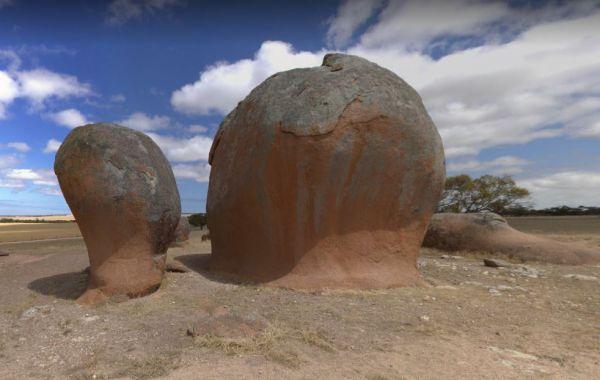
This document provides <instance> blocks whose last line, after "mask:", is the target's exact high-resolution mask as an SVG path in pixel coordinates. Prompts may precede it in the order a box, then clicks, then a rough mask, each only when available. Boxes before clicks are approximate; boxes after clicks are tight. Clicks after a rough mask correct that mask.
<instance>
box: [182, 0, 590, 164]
mask: <svg viewBox="0 0 600 380" xmlns="http://www.w3.org/2000/svg"><path fill="white" fill-rule="evenodd" d="M359 3H360V2H348V3H345V4H344V5H342V7H344V6H350V5H352V4H354V5H356V4H359ZM387 4H388V5H387V6H386V7H383V8H382V9H381V10H379V11H378V12H379V13H378V16H377V21H376V22H375V24H374V25H372V26H371V27H370V28H368V29H367V31H366V32H365V33H363V35H362V36H360V38H359V39H358V40H359V42H358V43H357V44H355V45H354V46H351V47H349V48H348V49H346V52H348V53H350V54H356V55H359V56H363V57H365V58H367V59H369V60H371V61H374V62H376V63H378V64H380V65H381V66H383V67H386V68H388V69H390V70H392V71H394V72H395V73H396V74H398V75H399V76H400V77H402V78H403V79H405V80H406V81H407V82H408V83H409V84H411V85H412V86H413V87H415V89H417V90H418V91H419V93H420V94H421V96H422V98H423V101H424V103H425V106H426V107H427V109H428V111H429V113H430V115H431V116H432V119H433V120H434V122H435V123H436V125H437V127H438V129H439V131H440V135H441V136H442V139H443V142H444V146H445V151H446V155H447V156H448V157H459V156H474V155H477V154H478V153H479V152H480V151H482V150H484V149H487V148H491V147H496V146H503V145H510V144H524V143H528V142H531V141H534V140H538V139H544V138H550V137H556V136H565V135H567V136H574V137H586V136H587V137H600V124H598V117H599V114H598V112H599V111H598V110H599V109H600V108H599V104H600V90H598V89H600V58H599V57H600V9H599V8H598V7H596V8H594V7H590V6H589V4H588V5H586V4H585V3H584V2H574V3H567V4H566V5H562V6H558V5H555V8H544V9H543V12H541V11H540V12H541V14H542V15H540V16H539V17H537V18H535V17H533V18H534V19H536V20H537V21H538V22H537V23H533V24H531V25H530V24H527V25H525V26H524V27H523V28H524V29H523V30H522V31H520V32H519V33H517V34H516V35H515V36H514V37H513V38H512V39H510V40H509V41H503V40H498V39H496V38H495V37H496V33H497V31H495V30H494V31H493V36H491V37H494V38H491V37H490V40H489V41H488V40H486V39H485V38H484V41H483V42H482V44H480V45H477V46H475V47H469V48H465V49H462V50H455V51H451V52H450V53H448V54H446V55H444V56H442V57H441V58H439V59H434V58H432V57H431V56H430V55H428V54H427V52H426V50H427V49H426V47H424V46H423V44H424V43H425V42H427V41H431V40H432V39H434V38H437V37H438V36H439V35H442V34H444V35H447V34H449V35H458V36H460V35H464V34H465V33H466V34H469V33H472V32H473V31H475V32H477V33H484V37H486V35H485V31H486V30H487V29H486V28H492V26H493V25H495V23H496V22H497V20H500V19H501V20H502V22H507V21H506V20H521V21H522V19H521V18H520V16H519V15H518V12H517V11H515V10H514V9H509V8H507V6H506V5H505V4H504V3H499V2H485V3H479V2H472V1H466V0H465V1H449V2H440V4H439V6H440V7H442V9H444V10H446V11H447V13H446V14H445V16H444V17H445V18H447V20H440V24H439V25H429V24H428V23H423V24H427V25H428V28H426V29H427V30H425V29H419V27H417V26H414V25H413V24H414V23H415V22H416V21H415V20H432V21H435V20H436V17H440V15H441V14H442V13H444V12H440V11H439V9H437V8H436V7H433V6H432V5H431V4H433V3H432V2H414V1H407V2H388V3H387ZM371 6H372V7H373V9H378V8H376V7H375V6H374V5H372V4H371ZM367 8H368V7H367ZM369 9H370V8H369ZM365 13H368V11H365ZM530 14H533V13H530ZM447 15H454V16H456V17H446V16H447ZM348 17H350V16H348ZM411 17H415V20H410V18H411ZM359 18H360V17H359ZM442 21H443V22H442ZM336 22H338V21H336V20H334V21H332V23H331V25H332V28H333V25H334V24H336ZM339 22H341V21H339ZM348 22H349V23H350V24H352V25H354V24H357V23H358V21H356V22H350V21H348ZM528 22H530V23H531V21H528ZM434 24H435V23H434ZM411 25H412V26H411ZM521 26H522V25H521V24H520V27H521ZM397 28H400V29H397ZM350 29H351V28H350ZM404 29H406V30H404ZM430 29H431V30H430ZM330 30H334V31H335V30H337V29H330ZM411 30H412V31H413V32H411V33H412V34H411V33H409V31H411ZM391 31H397V32H399V33H401V34H402V35H404V36H405V38H399V37H397V36H396V37H395V38H392V37H390V36H393V35H394V33H392V32H391ZM332 33H333V32H332ZM473 33H474V32H473ZM334 35H335V33H334ZM409 46H412V48H409ZM415 47H421V48H420V49H419V48H415ZM323 54H324V51H315V52H295V51H294V49H293V48H292V46H291V45H289V44H287V43H284V42H278V41H267V42H264V43H263V44H262V46H261V47H260V49H259V50H258V51H257V53H256V54H255V56H254V58H252V59H243V60H240V61H237V62H232V63H227V62H221V63H216V64H215V65H213V66H210V67H207V68H206V69H205V70H204V71H203V72H202V73H201V74H200V79H199V80H198V81H196V82H194V83H191V84H188V85H185V86H183V87H182V88H180V89H179V90H177V91H175V92H174V93H173V94H172V97H171V103H172V105H173V106H174V107H175V109H177V110H179V111H181V112H184V113H188V114H198V115H204V114H210V113H219V114H226V113H227V112H229V111H230V110H231V109H232V108H233V107H235V105H236V104H237V103H238V102H239V101H241V100H242V99H243V98H244V97H245V96H246V95H247V94H248V93H249V91H250V90H251V89H252V88H254V87H255V86H256V85H258V84H259V83H260V82H261V81H262V80H264V79H265V78H266V77H268V76H269V75H271V74H273V73H275V72H278V71H282V70H287V69H291V68H295V67H307V66H317V65H319V64H320V62H321V60H322V56H323ZM514 168H516V167H514Z"/></svg>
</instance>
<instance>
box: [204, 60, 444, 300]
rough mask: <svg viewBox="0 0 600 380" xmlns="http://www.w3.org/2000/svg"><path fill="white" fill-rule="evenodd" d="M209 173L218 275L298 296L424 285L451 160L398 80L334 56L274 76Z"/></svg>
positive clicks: (229, 121)
mask: <svg viewBox="0 0 600 380" xmlns="http://www.w3.org/2000/svg"><path fill="white" fill-rule="evenodd" d="M209 162H210V164H211V165H212V169H211V174H210V184H209V190H208V200H207V212H208V214H209V215H210V218H209V220H208V224H209V229H210V236H211V243H212V255H211V260H210V268H211V270H213V271H215V272H218V273H220V274H222V275H225V276H229V277H233V278H235V279H241V280H247V281H253V282H261V283H268V284H271V285H274V286H282V287H290V288H301V289H322V288H385V287H392V286H402V285H408V284H413V283H415V282H416V281H418V279H419V274H418V272H417V268H416V259H417V255H418V253H419V247H420V245H421V242H422V239H423V236H424V234H425V230H426V228H427V224H428V222H429V218H430V217H431V215H432V214H433V212H434V210H435V207H436V205H437V203H438V200H439V197H440V194H441V191H442V187H443V182H444V175H445V168H444V153H443V148H442V143H441V139H440V136H439V134H438V132H437V129H436V127H435V125H434V124H433V122H432V121H431V119H430V118H429V116H428V114H427V111H426V110H425V107H424V106H423V103H422V101H421V98H420V97H419V95H418V94H417V92H416V91H415V90H414V89H412V88H411V87H410V86H409V85H408V84H406V82H404V81H403V80H402V79H400V78H399V77H398V76H396V75H395V74H394V73H392V72H391V71H388V70H386V69H383V68H381V67H379V66H377V65H376V64H374V63H372V62H369V61H367V60H365V59H362V58H359V57H356V56H350V55H344V54H328V55H327V56H325V59H324V61H323V65H322V66H320V67H316V68H308V69H295V70H290V71H286V72H282V73H278V74H275V75H273V76H271V77H270V78H268V79H267V80H265V81H264V82H263V83H262V84H260V85H259V86H258V87H256V88H255V89H254V90H253V91H252V92H251V93H250V94H249V95H248V96H247V97H246V99H244V100H243V101H242V102H241V103H239V104H238V106H237V107H236V108H235V110H233V111H232V112H231V113H230V114H229V115H228V116H227V117H226V119H225V120H224V121H223V123H222V124H221V126H220V128H219V131H218V132H217V135H216V138H215V141H214V143H213V146H212V149H211V153H210V157H209Z"/></svg>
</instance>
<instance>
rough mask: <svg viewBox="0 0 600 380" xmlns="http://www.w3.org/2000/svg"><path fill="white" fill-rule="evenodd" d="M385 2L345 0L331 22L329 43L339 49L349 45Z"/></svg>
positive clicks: (328, 32) (381, 0)
mask: <svg viewBox="0 0 600 380" xmlns="http://www.w3.org/2000/svg"><path fill="white" fill-rule="evenodd" d="M382 4H383V0H345V1H343V2H342V3H341V4H340V6H339V7H338V10H337V14H336V15H335V16H334V17H333V18H332V19H331V20H329V30H328V31H327V41H328V43H329V45H331V46H333V47H336V48H339V47H342V46H344V45H346V44H347V43H348V41H349V40H350V39H351V38H352V36H353V35H354V32H355V31H356V29H357V28H358V27H360V26H361V25H363V24H364V23H365V22H367V20H368V19H369V17H371V15H373V13H374V12H375V10H376V9H377V8H378V7H380V6H381V5H382Z"/></svg>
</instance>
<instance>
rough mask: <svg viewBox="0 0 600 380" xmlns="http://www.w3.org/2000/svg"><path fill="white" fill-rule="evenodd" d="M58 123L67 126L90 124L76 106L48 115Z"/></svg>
mask: <svg viewBox="0 0 600 380" xmlns="http://www.w3.org/2000/svg"><path fill="white" fill-rule="evenodd" d="M48 116H49V117H50V119H52V120H53V121H54V122H55V123H56V124H58V125H62V126H63V127H67V128H71V129H73V128H75V127H80V126H82V125H86V124H89V121H88V120H87V118H86V117H85V116H84V115H83V114H82V113H81V112H79V111H78V110H76V109H75V108H69V109H66V110H62V111H60V112H56V113H52V114H49V115H48Z"/></svg>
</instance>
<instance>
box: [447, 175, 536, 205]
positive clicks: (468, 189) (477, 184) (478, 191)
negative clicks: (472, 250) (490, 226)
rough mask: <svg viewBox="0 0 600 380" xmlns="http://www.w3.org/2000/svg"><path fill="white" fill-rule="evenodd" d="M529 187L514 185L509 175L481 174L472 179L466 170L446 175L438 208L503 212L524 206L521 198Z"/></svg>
mask: <svg viewBox="0 0 600 380" xmlns="http://www.w3.org/2000/svg"><path fill="white" fill-rule="evenodd" d="M528 196H529V191H528V190H527V189H524V188H522V187H519V186H517V184H516V183H515V181H514V179H513V178H512V177H511V176H508V175H505V176H500V177H498V176H493V175H484V176H481V177H479V178H476V179H472V178H471V177H470V176H468V175H466V174H461V175H457V176H454V177H448V178H447V179H446V185H445V189H444V194H443V196H442V200H441V201H440V203H439V206H438V211H439V212H481V211H491V212H495V213H498V214H503V213H504V212H506V211H507V210H511V209H516V208H519V207H524V206H523V205H522V204H521V202H522V201H523V200H524V199H525V198H527V197H528Z"/></svg>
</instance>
